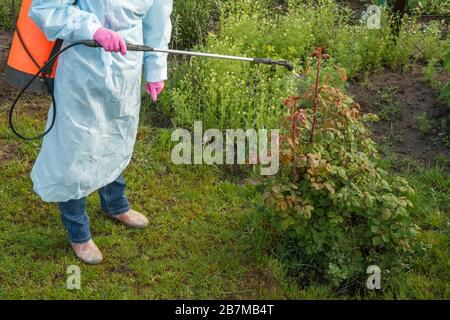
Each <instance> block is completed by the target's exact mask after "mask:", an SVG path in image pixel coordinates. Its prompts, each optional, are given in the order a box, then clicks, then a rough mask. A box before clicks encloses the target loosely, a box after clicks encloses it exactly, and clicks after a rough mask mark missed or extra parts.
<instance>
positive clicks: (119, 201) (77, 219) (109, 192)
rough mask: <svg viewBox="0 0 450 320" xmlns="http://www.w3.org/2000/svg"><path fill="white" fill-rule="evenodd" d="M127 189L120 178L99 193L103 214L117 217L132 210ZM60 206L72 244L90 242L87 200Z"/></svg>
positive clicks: (72, 201) (71, 201)
mask: <svg viewBox="0 0 450 320" xmlns="http://www.w3.org/2000/svg"><path fill="white" fill-rule="evenodd" d="M125 188H126V184H125V180H124V178H123V176H120V177H119V178H118V179H117V180H116V181H114V182H113V183H111V184H109V185H107V186H106V187H103V188H101V189H100V190H99V191H98V193H99V195H100V204H101V208H102V210H103V212H105V213H106V214H108V215H111V216H115V215H120V214H123V213H125V212H127V211H128V210H130V204H129V202H128V199H127V198H126V196H125ZM58 206H59V210H60V211H61V220H62V222H63V224H64V226H65V227H66V229H67V233H68V235H69V240H70V242H72V243H85V242H87V241H89V240H90V239H91V232H90V224H89V217H88V215H87V213H86V198H82V199H80V200H70V201H68V202H60V203H58Z"/></svg>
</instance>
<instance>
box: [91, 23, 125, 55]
mask: <svg viewBox="0 0 450 320" xmlns="http://www.w3.org/2000/svg"><path fill="white" fill-rule="evenodd" d="M94 40H95V41H97V42H98V43H99V44H100V45H101V46H102V47H103V49H105V51H108V52H120V53H121V54H122V55H125V54H126V53H127V44H126V42H125V40H123V38H122V36H121V35H120V34H118V33H117V32H114V31H111V30H109V29H106V28H99V29H98V30H97V31H96V32H95V33H94Z"/></svg>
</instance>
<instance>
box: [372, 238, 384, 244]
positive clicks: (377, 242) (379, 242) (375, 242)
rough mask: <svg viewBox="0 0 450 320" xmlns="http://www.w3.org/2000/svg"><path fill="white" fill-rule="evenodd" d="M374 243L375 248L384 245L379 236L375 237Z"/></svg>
mask: <svg viewBox="0 0 450 320" xmlns="http://www.w3.org/2000/svg"><path fill="white" fill-rule="evenodd" d="M372 243H373V245H374V246H379V245H381V243H382V239H381V237H379V236H376V237H373V238H372Z"/></svg>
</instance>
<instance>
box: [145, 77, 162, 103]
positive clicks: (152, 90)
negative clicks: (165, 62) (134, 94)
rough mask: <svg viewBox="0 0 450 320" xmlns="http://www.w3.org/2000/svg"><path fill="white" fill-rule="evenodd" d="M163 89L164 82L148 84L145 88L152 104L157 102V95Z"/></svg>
mask: <svg viewBox="0 0 450 320" xmlns="http://www.w3.org/2000/svg"><path fill="white" fill-rule="evenodd" d="M163 89H164V81H160V82H150V83H147V85H146V86H145V90H147V92H148V94H149V95H150V96H151V97H152V100H153V102H156V101H157V100H158V96H159V94H160V93H161V92H162V91H163Z"/></svg>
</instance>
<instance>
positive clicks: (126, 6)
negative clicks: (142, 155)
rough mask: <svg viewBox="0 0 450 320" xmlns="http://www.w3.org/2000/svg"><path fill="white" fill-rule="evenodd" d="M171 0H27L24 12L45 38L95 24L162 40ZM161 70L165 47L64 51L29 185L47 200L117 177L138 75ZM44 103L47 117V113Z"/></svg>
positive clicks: (150, 41)
mask: <svg viewBox="0 0 450 320" xmlns="http://www.w3.org/2000/svg"><path fill="white" fill-rule="evenodd" d="M172 2H173V1H172V0H127V1H124V0H80V1H79V2H78V6H76V7H75V6H73V5H72V3H73V1H72V0H33V4H32V7H31V10H30V13H29V15H30V17H31V18H32V19H33V20H34V21H35V22H36V23H37V25H38V26H39V27H40V28H41V30H42V31H43V32H44V33H45V34H46V35H47V37H48V38H49V39H50V40H54V39H57V38H59V39H63V40H65V44H66V45H67V44H70V43H71V42H74V41H78V40H86V39H93V34H94V33H95V31H96V30H97V29H98V28H100V27H102V26H103V27H106V28H108V29H111V30H114V31H116V32H118V33H120V34H121V35H122V37H123V38H124V39H125V41H127V42H129V43H136V44H145V45H149V46H152V47H157V48H166V47H167V46H168V43H169V40H170V34H171V22H170V14H171V12H172V5H173V3H172ZM143 63H144V78H145V80H146V81H147V82H158V81H162V80H166V78H167V55H165V54H157V53H146V54H145V55H144V54H143V53H138V52H130V51H129V52H127V55H126V56H122V55H121V54H120V53H107V52H105V51H104V50H103V49H92V48H88V47H85V46H77V47H75V48H73V49H69V50H68V51H66V52H65V53H63V54H62V55H61V56H60V58H59V61H58V67H57V72H56V79H55V98H56V103H57V113H56V115H57V117H56V124H55V127H54V129H53V130H52V131H51V132H50V133H49V134H48V135H47V136H46V137H45V138H44V141H43V145H42V149H41V152H40V154H39V156H38V159H37V161H36V163H35V165H34V167H33V171H32V173H31V178H32V180H33V183H34V190H35V191H36V193H37V194H38V195H39V196H40V197H41V198H42V199H43V200H44V201H46V202H66V201H69V200H77V199H81V198H83V197H86V196H87V195H89V194H90V193H92V192H94V191H95V190H97V189H99V188H101V187H103V186H106V185H108V184H109V183H111V182H113V181H114V180H116V179H117V178H118V177H119V176H120V174H121V173H122V171H123V170H124V169H125V168H126V167H127V166H128V164H129V162H130V160H131V156H132V153H133V148H134V144H135V140H136V133H137V128H138V122H139V109H140V101H141V75H142V65H143ZM51 113H52V111H50V114H49V119H51V116H52V114H51Z"/></svg>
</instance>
